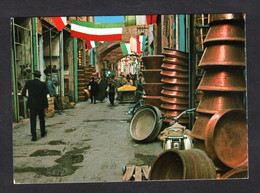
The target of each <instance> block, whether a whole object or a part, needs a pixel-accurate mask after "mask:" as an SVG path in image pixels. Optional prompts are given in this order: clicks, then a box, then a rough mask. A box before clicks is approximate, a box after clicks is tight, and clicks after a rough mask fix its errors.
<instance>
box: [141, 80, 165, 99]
mask: <svg viewBox="0 0 260 193" xmlns="http://www.w3.org/2000/svg"><path fill="white" fill-rule="evenodd" d="M162 86H163V83H144V84H143V87H144V91H145V94H146V95H147V96H160V95H161V91H162Z"/></svg>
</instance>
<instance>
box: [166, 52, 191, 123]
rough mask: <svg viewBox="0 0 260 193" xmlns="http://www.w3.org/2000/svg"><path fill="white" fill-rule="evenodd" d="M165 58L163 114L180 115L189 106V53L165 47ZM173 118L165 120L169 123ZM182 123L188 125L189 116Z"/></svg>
mask: <svg viewBox="0 0 260 193" xmlns="http://www.w3.org/2000/svg"><path fill="white" fill-rule="evenodd" d="M163 55H165V58H164V60H163V63H162V66H161V67H162V71H161V75H162V79H161V82H163V83H164V85H163V87H162V92H161V94H162V98H161V101H162V104H161V112H162V114H163V115H170V116H174V117H176V116H178V115H179V114H181V113H182V111H184V110H187V109H188V107H189V92H188V91H189V73H188V71H189V67H188V54H187V53H186V52H182V51H179V50H175V49H170V48H164V50H163ZM171 121H172V120H171V119H166V120H164V122H166V123H169V122H171ZM179 123H180V124H183V125H185V126H188V123H189V117H188V116H183V117H182V118H181V119H180V120H179Z"/></svg>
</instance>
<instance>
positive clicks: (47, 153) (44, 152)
mask: <svg viewBox="0 0 260 193" xmlns="http://www.w3.org/2000/svg"><path fill="white" fill-rule="evenodd" d="M60 154H61V152H60V151H58V150H48V149H42V150H37V151H35V152H34V153H32V154H31V155H30V157H39V156H56V155H60Z"/></svg>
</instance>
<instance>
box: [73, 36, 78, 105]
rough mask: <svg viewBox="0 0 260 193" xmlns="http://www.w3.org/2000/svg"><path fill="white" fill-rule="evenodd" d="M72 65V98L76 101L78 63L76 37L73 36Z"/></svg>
mask: <svg viewBox="0 0 260 193" xmlns="http://www.w3.org/2000/svg"><path fill="white" fill-rule="evenodd" d="M73 65H74V98H75V99H74V100H75V103H77V102H78V63H77V38H73Z"/></svg>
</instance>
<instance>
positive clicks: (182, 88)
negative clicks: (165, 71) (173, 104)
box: [162, 83, 189, 91]
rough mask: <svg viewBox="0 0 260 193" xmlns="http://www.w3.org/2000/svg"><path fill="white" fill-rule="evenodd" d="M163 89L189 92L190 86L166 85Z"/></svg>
mask: <svg viewBox="0 0 260 193" xmlns="http://www.w3.org/2000/svg"><path fill="white" fill-rule="evenodd" d="M162 88H163V89H167V90H176V91H189V86H182V85H175V84H167V83H165V84H164V85H163V86H162Z"/></svg>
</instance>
